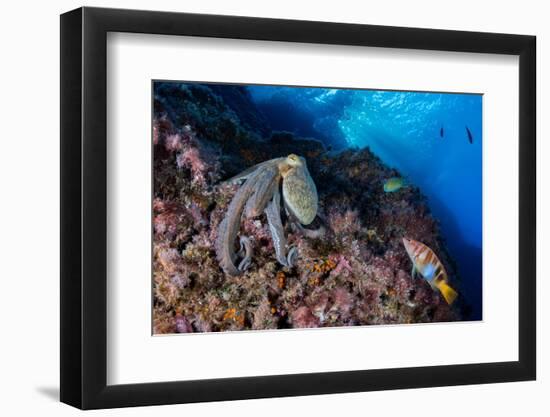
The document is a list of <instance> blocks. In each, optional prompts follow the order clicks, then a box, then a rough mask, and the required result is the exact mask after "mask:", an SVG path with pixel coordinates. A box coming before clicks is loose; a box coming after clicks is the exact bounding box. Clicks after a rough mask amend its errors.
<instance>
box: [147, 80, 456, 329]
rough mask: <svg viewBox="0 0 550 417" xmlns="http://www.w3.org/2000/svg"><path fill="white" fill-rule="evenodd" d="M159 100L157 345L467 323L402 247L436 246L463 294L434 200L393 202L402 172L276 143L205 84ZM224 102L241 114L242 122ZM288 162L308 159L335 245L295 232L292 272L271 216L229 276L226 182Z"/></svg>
mask: <svg viewBox="0 0 550 417" xmlns="http://www.w3.org/2000/svg"><path fill="white" fill-rule="evenodd" d="M154 94H155V97H154V120H153V142H154V200H153V233H154V242H153V262H154V265H153V300H154V305H153V308H154V314H153V319H154V323H153V331H154V333H155V334H165V333H188V332H210V331H228V330H243V329H255V330H262V329H277V328H303V327H328V326H352V325H372V324H395V323H423V322H441V321H455V320H460V319H461V316H462V313H463V312H462V311H461V310H462V307H461V306H460V304H457V305H455V306H454V307H450V306H448V305H447V304H446V303H445V301H444V300H443V298H442V297H441V296H440V295H439V294H438V293H437V292H434V291H433V290H432V289H431V287H430V286H429V284H428V283H427V282H426V281H424V280H423V279H418V278H417V279H416V280H413V279H412V278H411V275H410V271H411V266H412V265H411V264H410V260H409V258H408V256H407V254H406V252H405V249H404V247H403V245H402V242H401V239H402V237H403V236H407V237H410V238H413V239H415V240H419V241H421V242H424V243H425V244H427V245H428V246H430V247H431V248H432V249H433V250H434V251H435V252H436V253H437V254H438V256H439V258H440V259H441V261H442V262H443V264H444V266H445V268H446V269H447V271H448V273H449V276H450V277H451V282H453V284H454V285H455V286H456V287H457V288H458V289H460V281H459V278H458V277H457V274H456V267H455V265H454V262H453V261H452V259H451V258H450V257H449V255H448V252H447V250H446V247H445V244H444V241H443V240H442V239H441V235H440V232H439V226H438V223H437V221H436V220H435V219H434V218H433V217H432V215H431V214H430V211H429V209H428V207H427V204H426V200H425V198H424V197H423V196H422V194H421V193H420V191H419V190H418V189H417V188H415V187H407V188H403V189H402V190H400V191H399V192H396V193H384V191H383V181H384V180H385V179H387V178H390V177H392V176H398V175H399V173H398V172H397V171H395V170H392V169H390V168H389V167H387V166H385V165H384V164H383V163H382V162H381V161H380V160H379V159H378V158H377V157H376V156H375V155H374V154H373V153H372V152H370V151H369V150H368V149H362V150H347V151H344V152H340V153H330V152H327V151H326V150H325V148H324V146H323V145H322V144H321V143H320V142H319V141H317V140H315V139H308V138H296V137H294V136H293V135H292V134H289V133H272V132H271V131H270V129H268V128H267V127H262V121H263V120H265V118H264V117H263V116H262V115H261V113H260V112H258V110H256V109H255V106H254V105H253V103H252V102H251V100H250V98H249V97H248V96H247V94H246V90H244V89H242V88H240V87H234V88H233V90H232V91H230V92H229V93H225V97H223V98H222V95H220V94H219V92H218V94H216V92H215V91H214V90H213V89H211V88H209V87H208V86H206V85H183V84H177V83H156V84H155V91H154ZM228 94H235V97H233V99H232V98H231V97H229V96H228ZM226 102H228V103H239V114H238V113H237V112H236V111H235V110H233V109H232V108H231V107H230V105H228V104H227V103H226ZM290 153H296V154H298V155H300V156H303V157H304V158H306V160H307V164H308V168H309V170H310V173H311V176H312V178H313V180H314V181H315V183H316V185H317V189H318V193H319V214H320V217H321V218H322V219H323V221H322V222H324V224H325V227H326V230H327V232H326V234H325V236H323V237H320V238H306V237H303V236H302V234H301V233H300V232H299V231H298V230H293V229H291V228H290V227H289V226H288V225H287V226H286V228H287V230H286V234H287V236H288V243H289V244H292V245H296V246H297V248H298V251H299V257H298V260H297V262H296V265H295V266H294V267H293V268H292V269H290V270H288V269H285V268H283V267H281V265H280V264H278V263H277V261H276V259H275V254H274V248H273V244H272V242H271V238H270V234H269V230H268V226H267V222H266V219H265V216H264V215H261V216H259V217H257V218H255V219H251V220H244V221H243V225H242V228H241V230H242V232H243V234H244V235H246V236H249V237H250V238H251V240H252V242H253V247H254V255H253V257H252V265H251V267H250V268H249V269H248V270H247V271H246V272H245V273H244V274H242V275H240V276H236V277H231V276H229V275H226V274H224V273H223V271H222V270H221V268H220V267H219V265H218V263H217V260H216V254H215V241H216V233H217V230H218V225H219V223H220V222H221V221H222V219H223V216H224V215H225V212H226V210H227V207H228V205H229V203H230V201H231V198H232V196H233V195H234V194H235V191H236V186H235V185H224V184H223V180H225V179H227V178H230V177H231V176H233V175H235V174H237V173H239V172H241V171H243V170H245V169H246V168H248V167H250V166H252V165H254V164H256V163H259V162H262V161H265V160H268V159H272V158H276V157H280V156H286V155H288V154H290ZM320 223H321V221H320V220H319V219H317V220H316V222H315V224H314V225H312V228H314V227H316V226H319V225H320Z"/></svg>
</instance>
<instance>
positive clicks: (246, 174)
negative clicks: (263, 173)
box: [225, 158, 284, 184]
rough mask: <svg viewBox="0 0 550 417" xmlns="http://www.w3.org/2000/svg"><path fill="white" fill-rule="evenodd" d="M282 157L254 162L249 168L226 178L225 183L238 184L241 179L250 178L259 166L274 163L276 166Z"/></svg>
mask: <svg viewBox="0 0 550 417" xmlns="http://www.w3.org/2000/svg"><path fill="white" fill-rule="evenodd" d="M282 159H284V158H275V159H270V160H269V161H264V162H260V163H259V164H256V165H254V166H251V167H250V168H247V169H245V170H244V171H243V172H241V173H240V174H238V175H235V176H234V177H231V178H229V179H228V180H226V181H225V183H227V184H239V183H242V182H243V181H245V180H247V179H248V178H250V177H251V176H252V174H254V173H256V172H260V171H258V169H260V168H263V167H265V166H266V165H274V166H276V165H277V164H278V163H279V162H280V160H282Z"/></svg>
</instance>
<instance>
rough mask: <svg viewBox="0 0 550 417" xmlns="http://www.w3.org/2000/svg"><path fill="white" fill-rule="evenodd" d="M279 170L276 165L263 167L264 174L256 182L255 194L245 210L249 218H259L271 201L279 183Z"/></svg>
mask: <svg viewBox="0 0 550 417" xmlns="http://www.w3.org/2000/svg"><path fill="white" fill-rule="evenodd" d="M278 177H279V170H278V168H277V165H276V163H274V164H271V165H268V166H265V167H262V173H261V174H260V176H259V177H258V179H257V181H256V186H255V187H254V188H255V189H254V194H252V196H251V197H250V198H249V199H248V201H247V203H246V206H245V208H244V214H245V216H246V217H247V218H251V217H256V216H259V215H260V214H261V213H262V212H263V211H264V209H265V207H266V206H267V204H268V203H269V200H271V197H272V196H273V190H274V188H275V187H276V186H278V183H279V181H278V180H279V178H278Z"/></svg>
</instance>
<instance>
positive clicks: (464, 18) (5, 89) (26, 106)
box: [0, 0, 550, 417]
mask: <svg viewBox="0 0 550 417" xmlns="http://www.w3.org/2000/svg"><path fill="white" fill-rule="evenodd" d="M81 5H82V3H80V2H79V1H76V0H74V1H73V0H59V1H57V2H56V3H55V4H53V3H47V2H39V1H19V2H15V1H11V2H4V4H3V5H2V11H1V14H0V31H1V36H0V46H1V47H0V54H1V55H0V56H1V57H2V58H1V61H0V72H1V77H0V83H1V86H2V88H1V89H0V122H1V125H0V126H1V130H0V135H1V145H0V146H1V151H0V170H1V175H0V183H1V188H0V190H1V192H2V200H1V204H0V261H1V273H0V274H1V275H0V277H1V281H0V282H1V287H0V288H1V289H0V324H1V326H0V328H1V332H2V336H1V342H0V411H1V412H0V414H2V415H6V416H12V415H13V416H15V415H32V414H31V413H34V414H35V415H37V414H38V413H39V414H40V415H42V416H44V415H59V416H66V415H75V414H77V411H76V410H74V409H72V408H70V407H68V406H65V405H62V404H60V403H58V402H57V401H58V400H57V396H58V391H59V388H58V379H59V371H58V368H59V360H58V349H59V343H58V340H59V324H58V318H59V317H58V311H59V307H58V306H59V278H58V277H59V220H58V219H59V185H58V183H59V17H58V15H59V14H60V13H62V12H64V11H67V10H70V9H73V8H76V7H79V6H81ZM86 5H89V6H104V7H123V8H139V9H158V10H169V11H181V12H198V13H216V14H239V15H249V16H263V17H280V18H292V19H309V20H325V21H340V22H353V23H371V24H381V25H395V26H416V27H427V28H441V29H460V30H474V31H492V32H509V33H522V34H534V35H537V37H538V51H537V52H538V88H537V93H538V132H537V133H538V138H539V141H538V142H539V148H538V167H539V179H538V184H539V185H538V193H539V198H538V211H539V223H538V225H539V226H538V230H539V241H538V245H539V249H538V258H539V265H538V277H539V285H538V293H539V297H538V305H539V308H538V323H539V324H538V332H539V333H538V334H539V338H538V349H539V357H538V360H539V366H538V374H539V377H538V381H537V382H528V383H508V384H498V385H482V386H467V387H451V388H435V389H423V390H404V391H403V390H402V391H388V392H377V393H359V394H345V395H326V396H315V397H301V398H287V399H271V400H255V401H237V402H230V403H210V404H193V405H179V406H168V407H146V408H139V409H122V410H109V411H99V412H95V413H94V415H102V416H103V415H115V414H116V415H128V416H129V415H131V416H134V415H138V416H148V415H155V416H159V415H173V414H176V413H177V414H186V415H212V416H214V415H216V416H218V415H221V414H222V413H223V415H224V417H229V416H248V415H255V416H256V415H261V416H266V417H267V416H280V415H285V414H287V415H298V414H307V415H316V416H329V415H334V414H345V413H346V414H347V413H350V414H354V415H357V414H358V415H401V416H405V415H406V416H409V417H412V416H423V417H426V416H431V415H437V414H440V413H444V414H445V415H446V416H447V417H451V416H461V417H462V416H465V415H466V416H468V415H483V414H487V415H500V416H507V415H532V416H542V415H548V412H549V411H550V405H549V403H548V400H547V395H548V394H547V393H548V392H550V362H549V360H548V356H547V352H548V351H549V345H550V326H549V325H548V321H547V320H549V319H550V307H549V305H550V304H549V303H548V300H547V297H543V296H542V295H543V294H545V293H547V294H548V293H549V292H550V284H549V282H548V278H547V276H548V274H549V272H550V269H549V267H548V266H547V264H545V263H544V260H545V259H544V258H545V256H547V255H548V252H549V250H550V221H549V220H548V218H547V217H544V216H542V215H541V213H544V212H549V211H550V192H549V190H548V187H547V186H546V187H545V184H547V181H548V180H550V163H547V164H546V166H543V162H547V161H548V158H550V146H549V145H548V144H547V143H543V141H542V138H543V137H545V136H547V135H548V134H550V123H549V122H548V121H547V120H543V115H544V114H545V111H546V104H547V102H548V99H547V97H549V96H550V82H549V81H548V80H547V79H546V77H545V75H544V72H546V74H548V73H549V69H548V68H549V59H550V47H549V46H548V45H549V42H550V26H548V24H547V19H546V18H545V16H546V15H547V14H546V13H545V12H546V11H545V7H544V6H545V4H544V2H541V1H536V0H523V1H521V2H519V1H513V2H511V1H502V0H501V1H487V2H480V1H471V0H463V1H460V2H456V1H455V2H449V3H444V2H441V1H437V0H435V1H423V0H415V1H408V0H401V1H387V2H380V1H378V2H371V4H368V3H367V2H358V1H353V0H340V1H338V2H334V1H320V0H317V1H315V2H306V1H302V2H298V1H297V0H277V1H271V2H269V3H267V2H260V1H257V0H232V1H230V2H229V1H224V0H201V1H193V2H183V1H181V0H180V1H177V0H172V1H171V0H156V1H154V2H153V1H146V0H123V1H118V2H115V1H94V0H88V1H87V2H86ZM543 188H545V189H543ZM488 291H491V289H488ZM493 291H495V292H498V288H495V289H493ZM545 303H546V304H545ZM465 342H466V343H472V341H465ZM434 348H435V346H434ZM289 354H290V353H289Z"/></svg>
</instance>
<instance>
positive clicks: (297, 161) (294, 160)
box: [286, 153, 304, 167]
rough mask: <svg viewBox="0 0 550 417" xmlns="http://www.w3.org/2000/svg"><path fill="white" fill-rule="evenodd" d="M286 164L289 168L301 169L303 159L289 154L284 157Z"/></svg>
mask: <svg viewBox="0 0 550 417" xmlns="http://www.w3.org/2000/svg"><path fill="white" fill-rule="evenodd" d="M286 163H287V164H288V165H289V166H290V167H301V166H302V165H304V160H303V158H300V157H299V156H298V155H296V154H293V153H291V154H290V155H288V156H287V157H286Z"/></svg>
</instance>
